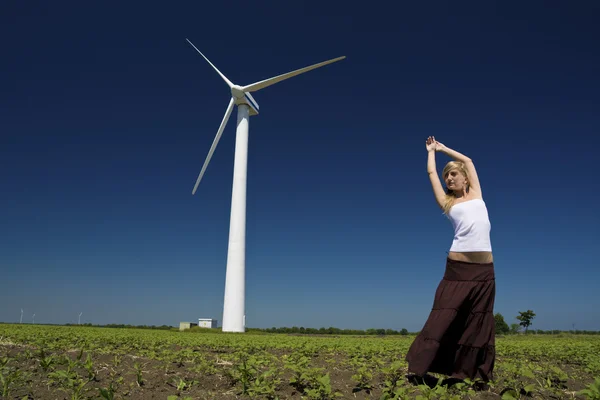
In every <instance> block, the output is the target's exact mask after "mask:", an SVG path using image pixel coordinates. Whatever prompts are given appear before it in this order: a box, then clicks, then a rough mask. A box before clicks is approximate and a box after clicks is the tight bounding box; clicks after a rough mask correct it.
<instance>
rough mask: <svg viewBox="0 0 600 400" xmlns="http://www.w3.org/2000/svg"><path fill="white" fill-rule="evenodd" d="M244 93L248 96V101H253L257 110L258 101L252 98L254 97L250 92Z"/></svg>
mask: <svg viewBox="0 0 600 400" xmlns="http://www.w3.org/2000/svg"><path fill="white" fill-rule="evenodd" d="M245 95H246V96H248V97H249V98H250V101H251V102H252V103H254V107H256V109H257V110H258V109H259V107H258V103H257V102H256V100H254V97H252V95H251V94H250V93H245Z"/></svg>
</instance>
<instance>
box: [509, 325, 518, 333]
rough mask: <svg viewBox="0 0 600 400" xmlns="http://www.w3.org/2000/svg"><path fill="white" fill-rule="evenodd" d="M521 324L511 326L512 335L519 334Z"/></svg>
mask: <svg viewBox="0 0 600 400" xmlns="http://www.w3.org/2000/svg"><path fill="white" fill-rule="evenodd" d="M519 329H520V325H519V324H510V333H519Z"/></svg>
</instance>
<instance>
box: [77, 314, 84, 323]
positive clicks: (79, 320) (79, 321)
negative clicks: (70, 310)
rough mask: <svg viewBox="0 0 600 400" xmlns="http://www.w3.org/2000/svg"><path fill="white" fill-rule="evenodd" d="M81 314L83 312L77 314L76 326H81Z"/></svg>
mask: <svg viewBox="0 0 600 400" xmlns="http://www.w3.org/2000/svg"><path fill="white" fill-rule="evenodd" d="M81 314H83V311H82V312H80V313H79V319H78V321H77V325H81Z"/></svg>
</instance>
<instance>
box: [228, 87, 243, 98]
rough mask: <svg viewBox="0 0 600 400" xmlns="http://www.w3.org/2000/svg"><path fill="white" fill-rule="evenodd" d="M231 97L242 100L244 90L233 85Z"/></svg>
mask: <svg viewBox="0 0 600 400" xmlns="http://www.w3.org/2000/svg"><path fill="white" fill-rule="evenodd" d="M231 95H232V96H233V97H235V98H236V99H242V98H244V91H243V90H242V87H241V86H239V85H233V87H232V88H231Z"/></svg>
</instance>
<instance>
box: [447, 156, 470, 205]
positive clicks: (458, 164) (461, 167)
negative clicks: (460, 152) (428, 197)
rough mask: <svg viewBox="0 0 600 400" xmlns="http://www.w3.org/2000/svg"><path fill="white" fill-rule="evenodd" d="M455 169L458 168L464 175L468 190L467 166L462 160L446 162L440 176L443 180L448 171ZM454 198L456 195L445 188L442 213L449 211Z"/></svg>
mask: <svg viewBox="0 0 600 400" xmlns="http://www.w3.org/2000/svg"><path fill="white" fill-rule="evenodd" d="M455 169H456V170H458V172H460V173H461V174H463V175H464V177H465V178H466V179H467V191H469V186H470V185H469V183H468V182H469V174H468V172H467V168H466V167H465V163H463V162H462V161H450V162H449V163H448V164H446V166H445V167H444V170H443V171H442V178H443V179H444V181H445V180H446V177H447V176H448V174H449V173H450V171H453V170H455ZM455 199H456V196H455V195H454V192H453V191H452V190H450V189H446V198H445V201H444V205H443V207H442V209H443V210H444V214H448V211H450V208H452V205H453V204H454V200H455Z"/></svg>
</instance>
